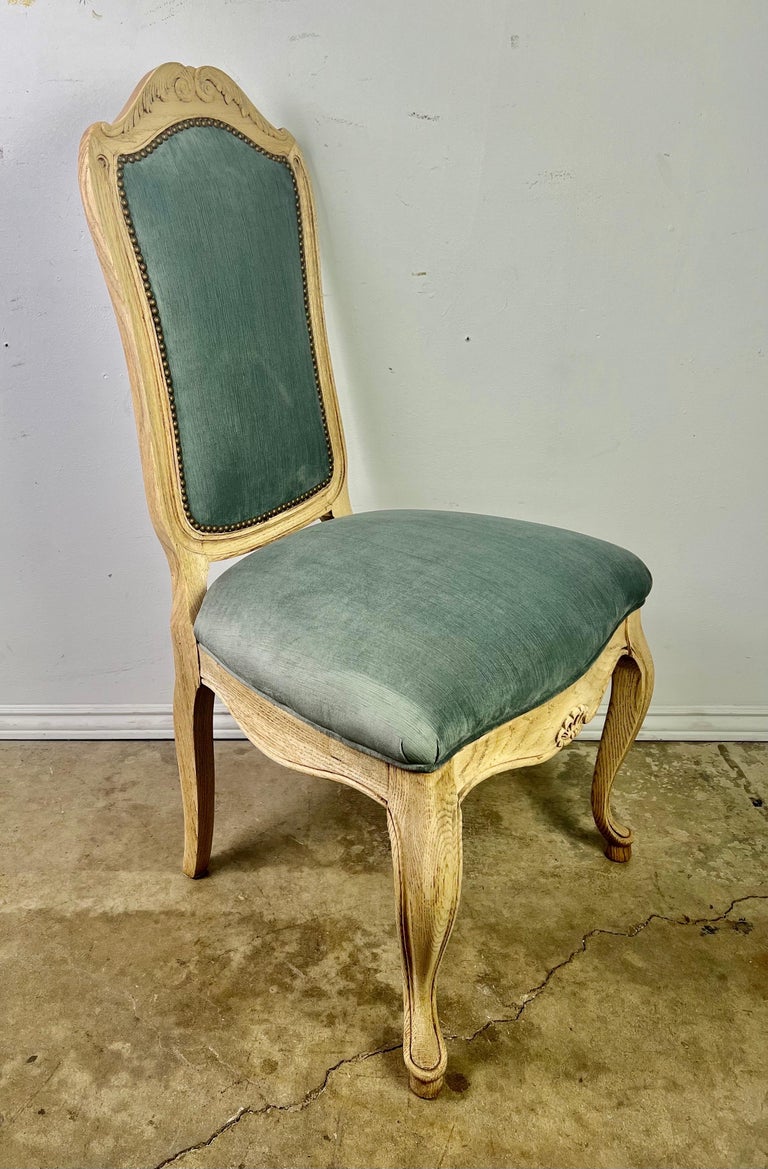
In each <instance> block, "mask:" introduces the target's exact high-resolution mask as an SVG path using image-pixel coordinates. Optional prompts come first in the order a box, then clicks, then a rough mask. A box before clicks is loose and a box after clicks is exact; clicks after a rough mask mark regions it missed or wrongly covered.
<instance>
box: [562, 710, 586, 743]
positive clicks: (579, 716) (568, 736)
mask: <svg viewBox="0 0 768 1169" xmlns="http://www.w3.org/2000/svg"><path fill="white" fill-rule="evenodd" d="M587 713H588V712H587V708H586V706H575V707H574V708H573V710H572V711H571V712H570V714H567V715H566V717H565V720H564V722H563V725H562V726H561V727H560V730H559V731H558V732H557V734H556V735H555V746H556V747H564V746H565V744H566V743H570V742H571V741H572V740H573V739H575V738H576V736H577V735H578V734H580V733H581V730H582V728H583V726H584V724H585V722H586V721H587Z"/></svg>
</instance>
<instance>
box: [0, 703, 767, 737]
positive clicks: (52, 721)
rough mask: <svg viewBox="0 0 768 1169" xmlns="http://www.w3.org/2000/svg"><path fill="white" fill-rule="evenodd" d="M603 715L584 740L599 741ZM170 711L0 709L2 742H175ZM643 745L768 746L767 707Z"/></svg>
mask: <svg viewBox="0 0 768 1169" xmlns="http://www.w3.org/2000/svg"><path fill="white" fill-rule="evenodd" d="M602 729H603V712H602V711H600V712H598V714H597V715H596V716H595V718H594V719H593V720H592V722H591V723H590V724H589V726H588V727H587V728H586V729H585V730H584V732H583V734H582V736H581V737H582V738H583V739H598V738H599V737H600V734H601V732H602ZM214 735H215V737H216V738H217V739H242V738H244V737H245V736H244V735H243V733H242V731H241V730H240V728H239V727H238V726H237V724H236V723H235V721H234V720H233V718H232V717H231V715H230V714H228V713H227V711H225V710H223V709H222V710H219V709H217V710H216V712H215V714H214ZM172 738H173V718H172V714H171V707H170V706H169V705H168V706H146V705H145V706H125V705H112V706H107V705H100V706H82V705H81V706H75V705H70V706H0V739H29V740H33V739H172ZM639 738H640V739H645V740H648V741H651V742H653V741H659V742H700V743H701V742H736V743H738V742H768V707H765V706H708V707H699V706H652V707H651V709H650V711H649V712H648V717H647V718H646V720H645V723H644V725H643V729H642V730H641V732H640V735H639Z"/></svg>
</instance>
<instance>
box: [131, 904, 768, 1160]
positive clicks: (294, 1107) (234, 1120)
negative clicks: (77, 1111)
mask: <svg viewBox="0 0 768 1169" xmlns="http://www.w3.org/2000/svg"><path fill="white" fill-rule="evenodd" d="M746 901H768V894H763V893H747V894H745V895H744V896H742V897H734V899H733V900H732V901H731V903H730V904H729V905H728V908H727V909H725V910H724V911H723V912H722V913H719V914H717V915H716V916H715V917H696V918H692V917H689V916H688V915H687V914H684V915H683V916H682V917H668V916H665V915H664V914H660V913H652V914H650V915H649V916H648V917H647V918H645V920H644V921H641V922H638V923H637V924H636V925H633V926H630V928H629V929H628V930H610V929H604V928H602V927H600V926H598V927H596V928H595V929H592V930H588V932H587V933H585V934H584V935H583V937H582V939H581V941H580V943H579V945H578V946H577V947H576V948H575V949H574V950H572V951H571V953H570V954H569V955H568V957H567V958H564V959H563V960H562V961H561V962H557V963H556V964H555V965H554V966H552V967H551V968H550V969H549V970H548V971H547V973H546V975H545V976H544V978H543V979H542V980H541V982H540V983H539V984H538V985H537V986H534V987H532V988H531V990H529V991H526V993H525V994H524V995H523V996H522V999H521V1000H520V1002H517V1003H514V1004H512V1003H510V1004H509V1005H510V1008H511V1009H512V1013H511V1014H510V1015H502V1016H501V1017H499V1018H495V1019H488V1020H487V1021H486V1022H485V1023H483V1025H482V1026H481V1027H478V1028H477V1030H476V1031H473V1032H472V1033H471V1034H470V1035H455V1034H450V1033H449V1032H444V1035H445V1038H446V1040H448V1041H459V1042H463V1043H472V1042H473V1041H474V1040H475V1039H477V1038H478V1036H480V1035H482V1034H483V1032H485V1031H487V1030H489V1028H491V1027H500V1026H504V1025H505V1024H509V1023H516V1022H517V1021H518V1020H519V1019H520V1017H521V1016H522V1014H523V1012H524V1011H525V1009H526V1008H527V1007H528V1006H530V1004H531V1003H532V1002H535V1001H536V999H537V998H539V997H540V996H541V995H542V994H543V993H544V991H545V990H546V989H547V987H548V986H549V984H550V983H551V982H552V979H553V978H554V977H555V975H556V974H557V973H558V972H559V971H561V970H563V969H565V967H566V966H570V965H571V963H572V962H574V961H575V960H576V959H577V958H578V957H579V956H580V955H581V954H585V953H586V952H587V946H588V943H589V940H590V938H594V937H599V936H600V935H607V936H609V937H616V938H636V937H637V936H638V934H641V933H642V932H643V930H645V929H647V928H648V926H650V925H652V924H653V922H656V921H660V922H666V923H667V924H668V925H680V926H692V925H693V926H696V925H699V926H705V925H715V924H716V923H717V922H719V921H726V920H727V919H728V918H729V916H730V914H731V913H732V912H733V910H734V908H735V907H736V906H737V905H740V904H742V903H743V902H746ZM401 1047H402V1043H392V1044H389V1045H388V1046H385V1047H377V1048H376V1049H375V1050H374V1051H363V1052H358V1053H357V1054H356V1055H351V1056H346V1057H345V1058H344V1059H340V1060H339V1061H338V1063H335V1064H333V1066H332V1067H329V1068H328V1069H327V1070H326V1072H325V1075H324V1076H323V1080H322V1082H321V1083H320V1084H317V1085H315V1087H314V1088H310V1090H309V1091H308V1092H307V1093H306V1094H305V1095H304V1096H303V1097H302V1098H301V1099H300V1100H295V1101H292V1102H291V1103H288V1104H263V1105H262V1106H261V1107H260V1108H252V1107H251V1106H250V1105H247V1104H244V1105H243V1106H242V1107H241V1108H238V1110H237V1112H236V1113H235V1114H234V1115H233V1116H230V1117H229V1119H228V1120H225V1121H224V1123H223V1124H222V1125H220V1127H219V1128H217V1129H215V1131H214V1132H213V1133H211V1135H210V1136H209V1137H207V1138H206V1139H205V1140H202V1141H197V1142H196V1143H195V1144H193V1145H187V1146H186V1147H185V1148H183V1149H179V1150H178V1151H177V1152H175V1153H172V1154H171V1156H170V1157H166V1158H165V1160H164V1161H160V1162H159V1163H158V1164H157V1165H155V1166H153V1169H166V1166H168V1165H173V1164H174V1162H176V1161H178V1160H179V1159H180V1158H181V1157H184V1156H186V1154H187V1153H196V1152H199V1151H200V1150H201V1149H207V1148H210V1146H211V1145H212V1144H213V1143H214V1141H216V1140H217V1139H218V1138H219V1137H220V1136H222V1135H223V1134H224V1133H225V1132H228V1130H229V1129H231V1128H234V1126H235V1125H236V1124H239V1123H240V1121H241V1120H242V1119H243V1117H244V1116H267V1115H269V1114H270V1113H272V1112H303V1111H304V1109H305V1108H308V1107H309V1106H310V1104H314V1102H315V1100H317V1099H318V1097H319V1096H321V1095H322V1093H323V1092H324V1091H325V1089H326V1088H327V1087H328V1084H329V1082H330V1079H331V1076H332V1075H333V1074H334V1072H337V1071H338V1070H339V1068H342V1067H344V1065H345V1064H353V1063H362V1062H363V1061H365V1060H369V1059H373V1058H374V1057H375V1056H377V1055H387V1054H389V1053H390V1052H392V1051H398V1050H399V1049H400V1048H401Z"/></svg>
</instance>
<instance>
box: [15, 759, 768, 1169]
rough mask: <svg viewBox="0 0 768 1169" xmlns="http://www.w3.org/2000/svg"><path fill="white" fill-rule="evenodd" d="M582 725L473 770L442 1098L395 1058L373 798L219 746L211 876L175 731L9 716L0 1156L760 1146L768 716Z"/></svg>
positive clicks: (523, 1153)
mask: <svg viewBox="0 0 768 1169" xmlns="http://www.w3.org/2000/svg"><path fill="white" fill-rule="evenodd" d="M594 751H595V745H594V744H592V743H579V744H575V745H573V746H572V747H570V748H568V749H567V750H566V751H565V752H563V753H562V754H561V755H560V756H559V757H558V758H556V759H554V760H552V761H551V762H550V763H548V764H545V765H543V766H542V767H539V768H536V769H532V770H527V771H521V772H517V773H514V774H512V775H507V776H497V777H496V778H494V779H491V780H488V781H487V782H486V783H484V784H482V785H481V786H480V787H479V788H478V789H476V791H475V792H473V793H472V795H471V796H470V797H469V798H468V800H467V802H466V804H465V844H466V848H465V878H464V892H463V900H462V906H461V910H460V913H459V919H458V924H457V927H456V930H455V933H454V936H453V940H452V942H451V945H450V947H449V950H448V953H447V956H446V960H445V962H444V965H443V971H442V977H441V996H440V1008H441V1016H442V1019H443V1023H444V1027H445V1030H446V1032H447V1033H448V1034H449V1035H450V1036H452V1038H451V1041H450V1043H449V1058H450V1065H449V1075H448V1081H447V1086H446V1088H445V1089H444V1091H443V1095H442V1096H441V1098H440V1099H439V1100H438V1101H436V1102H434V1103H430V1102H426V1101H422V1100H419V1099H417V1098H416V1097H414V1096H413V1095H411V1094H410V1093H409V1092H408V1090H407V1086H406V1084H407V1081H406V1076H405V1073H404V1069H403V1067H402V1063H401V1053H400V1050H399V1047H398V1044H399V1038H400V1035H399V1029H400V1009H401V998H400V995H401V992H400V971H399V967H398V961H399V959H398V954H397V950H396V942H395V933H394V925H393V905H392V887H391V875H390V865H389V850H388V841H387V833H386V828H385V821H384V814H383V812H382V810H381V809H380V808H379V807H377V806H376V805H375V804H373V803H372V802H371V801H369V800H367V799H366V798H365V797H364V796H361V795H359V794H357V793H356V792H353V791H350V790H348V789H346V788H342V787H338V786H336V785H334V784H332V783H327V782H324V781H322V780H318V779H310V778H308V777H304V776H300V775H296V774H294V773H291V772H287V771H284V770H281V769H279V768H278V767H276V766H274V765H272V764H271V763H269V762H267V761H266V760H264V759H263V758H262V757H261V756H260V755H259V754H258V752H257V751H256V750H255V749H254V748H252V747H250V746H249V745H248V744H246V743H238V742H224V743H219V744H217V759H218V773H219V792H220V798H219V812H218V823H217V832H216V839H215V847H214V856H215V860H214V864H213V866H212V871H211V876H210V877H209V878H208V879H206V880H203V881H198V882H191V881H189V880H187V879H186V878H185V877H183V876H182V875H181V874H180V871H179V862H180V844H181V841H180V810H179V803H178V797H177V790H176V775H175V764H174V757H173V747H172V744H170V743H135V742H129V743H34V744H33V743H22V744H15V743H5V744H2V745H0V783H1V785H2V790H3V796H4V801H3V802H4V811H3V828H4V831H3V837H4V844H3V848H2V854H1V856H0V866H1V867H2V884H1V885H0V923H1V924H0V1012H1V1016H2V1017H3V1018H4V1022H3V1024H2V1028H1V1033H0V1113H1V1114H2V1115H1V1116H0V1165H2V1166H4V1167H8V1169H10V1167H14V1169H23V1167H27V1166H36V1167H37V1166H39V1167H44V1166H52V1167H57V1169H61V1167H65V1166H78V1167H81V1169H86V1167H89V1166H96V1167H104V1166H108V1167H113V1169H117V1167H121V1169H122V1167H128V1166H142V1167H155V1166H165V1165H173V1166H175V1167H177V1169H182V1167H183V1169H191V1167H192V1166H209V1167H217V1169H222V1167H225V1166H226V1167H236V1166H243V1167H247V1169H256V1167H262V1166H263V1167H271V1166H276V1167H278V1166H295V1167H299V1166H302V1167H303V1166H307V1167H309V1166H318V1167H319V1166H344V1167H346V1166H348V1167H350V1169H351V1167H353V1166H360V1167H365V1169H373V1167H375V1166H387V1167H395V1166H398V1167H401V1169H404V1167H411V1166H413V1167H416V1166H425V1167H431V1169H436V1167H437V1166H441V1167H443V1169H449V1167H451V1166H457V1167H465V1169H480V1167H485V1166H488V1167H491V1166H493V1167H497V1169H498V1167H501V1166H542V1167H550V1169H551V1167H559V1169H564V1167H567V1166H585V1167H593V1169H597V1167H600V1166H606V1167H614V1169H615V1167H617V1166H624V1167H628V1166H638V1167H641V1166H648V1167H651V1166H653V1167H655V1169H659V1167H661V1166H681V1167H683V1166H691V1167H697V1169H703V1167H706V1166H712V1167H717V1169H721V1167H723V1166H729V1167H730V1166H744V1167H748V1169H753V1167H761V1166H766V1165H768V1114H767V1112H766V1089H767V1088H768V1009H767V1007H766V1000H767V999H768V995H767V994H766V992H767V991H768V882H767V881H766V874H767V866H766V857H767V856H768V840H767V839H766V813H767V811H768V744H766V745H763V746H746V745H745V746H739V745H735V744H729V745H727V746H718V745H716V744H701V745H694V746H691V745H677V744H642V745H638V746H636V747H635V748H634V750H633V752H632V753H631V755H630V758H629V760H628V762H627V763H626V764H625V766H624V769H623V771H622V773H621V775H620V778H619V782H618V784H617V798H616V804H617V807H618V809H619V810H620V811H621V812H623V813H624V814H625V815H626V817H627V819H628V820H629V822H630V823H631V824H632V825H633V826H634V828H635V832H636V836H637V845H636V849H635V856H634V858H633V860H632V861H631V862H630V864H629V865H627V866H619V865H612V864H610V863H609V862H608V861H606V860H605V859H604V858H603V855H602V852H601V848H600V841H599V839H598V837H597V834H596V832H595V829H594V827H593V825H592V822H591V817H590V814H589V780H590V769H591V765H592V762H593V759H594Z"/></svg>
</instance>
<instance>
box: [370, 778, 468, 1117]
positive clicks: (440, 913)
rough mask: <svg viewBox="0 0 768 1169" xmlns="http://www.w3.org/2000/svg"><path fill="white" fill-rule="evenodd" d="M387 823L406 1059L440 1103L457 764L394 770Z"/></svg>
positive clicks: (454, 886)
mask: <svg viewBox="0 0 768 1169" xmlns="http://www.w3.org/2000/svg"><path fill="white" fill-rule="evenodd" d="M387 820H388V824H389V835H390V840H391V842H392V863H393V867H394V875H395V907H396V913H397V925H398V934H399V937H400V952H401V958H402V963H403V1002H404V1012H403V1014H404V1018H403V1059H404V1061H405V1066H406V1068H407V1069H408V1075H409V1083H410V1087H411V1091H412V1092H415V1093H416V1095H417V1096H421V1098H422V1099H424V1100H434V1098H435V1096H437V1094H438V1092H439V1091H440V1088H441V1087H442V1084H443V1076H444V1075H445V1069H446V1065H447V1062H448V1056H447V1053H446V1050H445V1042H444V1040H443V1035H442V1032H441V1030H440V1022H439V1019H438V1016H437V992H436V983H437V973H438V970H439V967H440V962H441V960H442V957H443V954H444V953H445V948H446V946H447V944H448V939H449V937H450V936H451V930H452V929H453V922H454V918H455V917H456V910H457V908H458V904H459V893H460V889H461V809H460V807H459V800H458V794H457V791H456V784H455V781H454V777H453V771H452V768H451V765H450V764H448V765H447V766H446V767H444V768H443V769H441V770H440V771H435V772H431V773H429V774H426V775H413V774H412V773H411V772H407V771H400V770H399V769H398V768H396V767H392V768H390V772H389V792H388V796H387Z"/></svg>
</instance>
